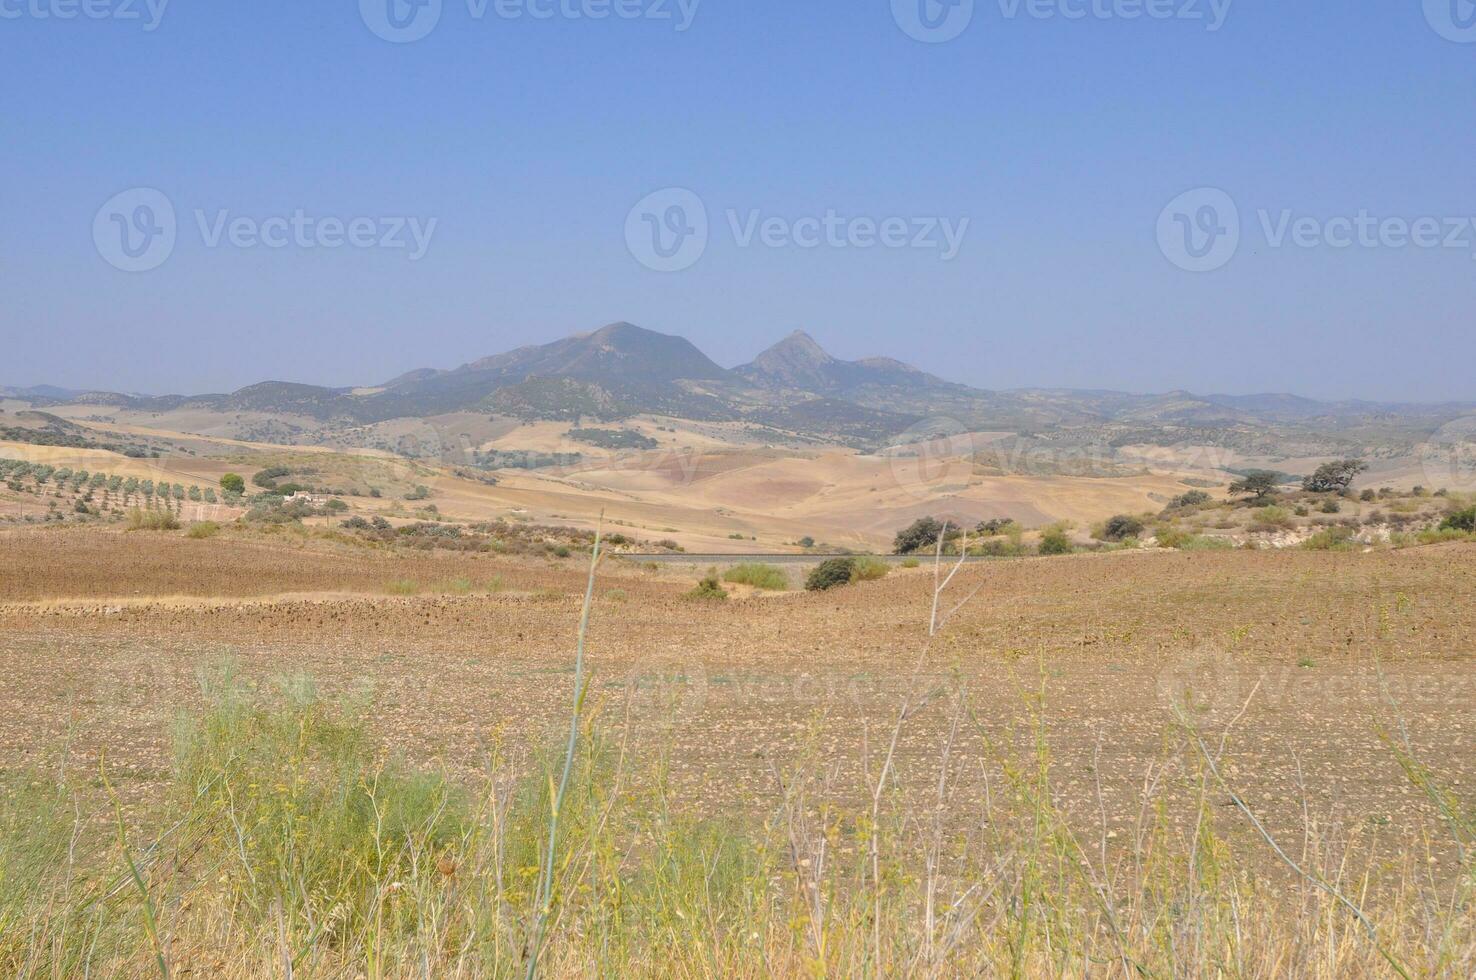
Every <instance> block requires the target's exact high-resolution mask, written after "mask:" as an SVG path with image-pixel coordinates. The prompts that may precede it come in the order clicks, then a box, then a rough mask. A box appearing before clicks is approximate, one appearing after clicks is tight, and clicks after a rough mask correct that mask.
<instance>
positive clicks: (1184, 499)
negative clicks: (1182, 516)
mask: <svg viewBox="0 0 1476 980" xmlns="http://www.w3.org/2000/svg"><path fill="white" fill-rule="evenodd" d="M1213 499H1214V498H1213V497H1211V496H1210V495H1209V494H1207V493H1205V492H1204V491H1203V490H1190V491H1189V492H1188V493H1182V494H1180V495H1179V496H1177V497H1175V498H1174V499H1173V500H1170V501H1169V502H1168V505H1169V509H1171V510H1187V509H1189V508H1190V507H1199V506H1201V505H1203V504H1207V503H1209V502H1210V501H1211V500H1213Z"/></svg>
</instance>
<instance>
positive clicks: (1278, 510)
mask: <svg viewBox="0 0 1476 980" xmlns="http://www.w3.org/2000/svg"><path fill="white" fill-rule="evenodd" d="M1251 517H1253V518H1254V519H1255V521H1256V524H1258V525H1260V526H1262V527H1267V528H1281V527H1291V523H1292V516H1291V514H1290V513H1288V512H1287V509H1286V508H1285V507H1276V506H1271V507H1258V508H1257V509H1256V510H1254V511H1252V512H1251Z"/></svg>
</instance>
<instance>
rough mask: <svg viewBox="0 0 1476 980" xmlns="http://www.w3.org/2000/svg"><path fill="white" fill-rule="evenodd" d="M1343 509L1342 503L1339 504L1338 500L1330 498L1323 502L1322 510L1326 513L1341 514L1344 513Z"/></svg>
mask: <svg viewBox="0 0 1476 980" xmlns="http://www.w3.org/2000/svg"><path fill="white" fill-rule="evenodd" d="M1342 511H1343V507H1342V505H1341V504H1339V503H1338V502H1337V501H1336V500H1333V499H1331V498H1329V499H1327V500H1324V501H1323V502H1322V512H1323V513H1324V514H1340V513H1342Z"/></svg>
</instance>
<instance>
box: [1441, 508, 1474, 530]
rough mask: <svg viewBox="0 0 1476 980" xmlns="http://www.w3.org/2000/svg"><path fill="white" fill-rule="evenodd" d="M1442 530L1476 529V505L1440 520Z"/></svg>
mask: <svg viewBox="0 0 1476 980" xmlns="http://www.w3.org/2000/svg"><path fill="white" fill-rule="evenodd" d="M1440 530H1442V531H1465V532H1466V533H1468V534H1469V533H1471V532H1473V531H1476V507H1467V508H1466V509H1465V510H1458V511H1456V512H1454V513H1453V514H1450V515H1449V516H1447V517H1446V518H1445V520H1443V521H1441V522H1440Z"/></svg>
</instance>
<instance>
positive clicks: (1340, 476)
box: [1302, 459, 1368, 493]
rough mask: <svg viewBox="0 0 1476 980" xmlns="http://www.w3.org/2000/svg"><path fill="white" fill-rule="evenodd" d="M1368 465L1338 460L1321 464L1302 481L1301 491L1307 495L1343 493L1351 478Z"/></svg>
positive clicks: (1360, 461) (1353, 460)
mask: <svg viewBox="0 0 1476 980" xmlns="http://www.w3.org/2000/svg"><path fill="white" fill-rule="evenodd" d="M1366 469H1368V464H1367V463H1365V462H1364V461H1363V460H1361V459H1340V460H1336V461H1334V462H1331V463H1323V464H1322V465H1321V466H1319V467H1317V472H1315V473H1313V474H1312V475H1311V476H1309V477H1307V478H1306V479H1305V480H1303V481H1302V489H1303V490H1306V491H1307V492H1308V493H1343V492H1344V491H1346V490H1347V489H1348V487H1350V486H1352V484H1353V478H1354V477H1355V476H1357V475H1358V474H1359V473H1362V472H1363V471H1364V470H1366Z"/></svg>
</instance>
